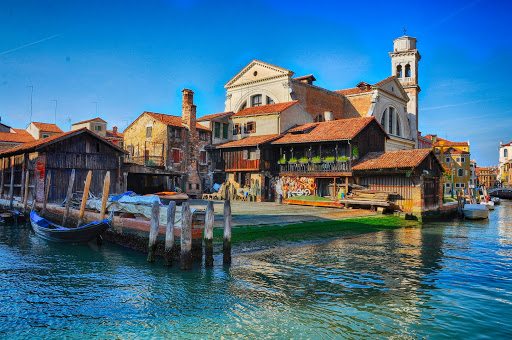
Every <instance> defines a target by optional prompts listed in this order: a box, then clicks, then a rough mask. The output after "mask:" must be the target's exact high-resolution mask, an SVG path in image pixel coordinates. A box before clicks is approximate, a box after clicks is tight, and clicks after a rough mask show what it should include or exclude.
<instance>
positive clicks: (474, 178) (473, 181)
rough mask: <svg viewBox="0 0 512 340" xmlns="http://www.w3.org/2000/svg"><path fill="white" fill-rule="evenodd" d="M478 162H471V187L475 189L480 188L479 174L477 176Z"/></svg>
mask: <svg viewBox="0 0 512 340" xmlns="http://www.w3.org/2000/svg"><path fill="white" fill-rule="evenodd" d="M476 169H477V166H476V161H474V160H473V161H470V163H469V187H470V188H471V189H474V188H476V187H477V186H478V174H477V171H476Z"/></svg>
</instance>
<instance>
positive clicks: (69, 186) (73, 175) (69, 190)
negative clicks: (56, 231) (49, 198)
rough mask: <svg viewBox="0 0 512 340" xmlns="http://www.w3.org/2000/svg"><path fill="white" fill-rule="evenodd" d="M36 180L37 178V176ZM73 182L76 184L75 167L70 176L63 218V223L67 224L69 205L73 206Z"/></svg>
mask: <svg viewBox="0 0 512 340" xmlns="http://www.w3.org/2000/svg"><path fill="white" fill-rule="evenodd" d="M36 182H38V181H37V178H36ZM73 184H75V169H73V170H71V176H69V184H68V192H67V194H66V210H64V217H63V218H62V225H63V226H65V225H66V220H67V219H68V216H69V207H70V206H71V194H72V193H73Z"/></svg>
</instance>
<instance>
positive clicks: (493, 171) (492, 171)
mask: <svg viewBox="0 0 512 340" xmlns="http://www.w3.org/2000/svg"><path fill="white" fill-rule="evenodd" d="M476 174H477V176H478V185H485V186H486V187H487V188H494V187H495V186H496V183H497V182H498V167H497V166H489V167H483V166H479V167H477V168H476Z"/></svg>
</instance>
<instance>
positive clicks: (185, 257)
mask: <svg viewBox="0 0 512 340" xmlns="http://www.w3.org/2000/svg"><path fill="white" fill-rule="evenodd" d="M180 245H181V254H180V269H182V270H187V269H191V268H192V213H191V212H190V206H189V203H188V202H183V204H182V205H181V239H180Z"/></svg>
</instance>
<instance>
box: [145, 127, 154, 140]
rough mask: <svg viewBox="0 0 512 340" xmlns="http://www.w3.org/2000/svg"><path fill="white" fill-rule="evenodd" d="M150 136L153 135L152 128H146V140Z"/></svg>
mask: <svg viewBox="0 0 512 340" xmlns="http://www.w3.org/2000/svg"><path fill="white" fill-rule="evenodd" d="M152 134H153V127H152V126H146V138H151V135H152Z"/></svg>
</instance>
